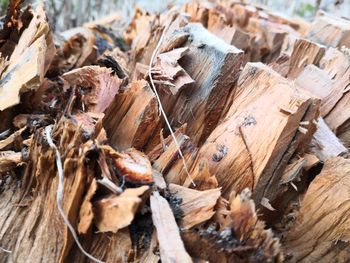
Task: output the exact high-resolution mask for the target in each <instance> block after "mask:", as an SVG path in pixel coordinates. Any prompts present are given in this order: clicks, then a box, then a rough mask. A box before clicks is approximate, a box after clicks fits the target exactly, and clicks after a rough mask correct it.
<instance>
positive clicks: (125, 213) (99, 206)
mask: <svg viewBox="0 0 350 263" xmlns="http://www.w3.org/2000/svg"><path fill="white" fill-rule="evenodd" d="M148 189H149V187H148V186H145V185H144V186H141V187H138V188H128V189H125V191H124V192H123V193H121V194H120V195H119V196H108V197H105V198H103V199H101V200H99V201H97V202H95V203H94V204H93V211H94V218H95V223H96V226H97V228H98V230H99V231H100V232H109V231H111V232H113V233H116V232H117V231H118V230H119V229H122V228H124V227H127V226H128V225H130V223H131V222H132V220H133V219H134V216H135V213H136V211H137V209H138V207H139V205H140V203H141V201H142V200H141V198H140V196H142V195H143V194H144V193H145V192H146V191H147V190H148Z"/></svg>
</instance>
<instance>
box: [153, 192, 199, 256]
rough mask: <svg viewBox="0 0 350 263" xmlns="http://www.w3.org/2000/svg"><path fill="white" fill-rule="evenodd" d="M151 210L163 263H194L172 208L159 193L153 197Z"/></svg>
mask: <svg viewBox="0 0 350 263" xmlns="http://www.w3.org/2000/svg"><path fill="white" fill-rule="evenodd" d="M151 210H152V218H153V223H154V226H155V227H156V230H157V237H158V241H159V251H160V258H161V260H162V262H169V263H170V262H179V263H180V262H185V263H186V262H192V259H191V257H190V256H189V255H188V253H187V252H186V250H185V247H184V245H183V243H182V240H181V237H180V234H179V229H178V227H177V225H176V221H175V218H174V216H173V213H172V211H171V208H170V206H169V204H168V203H167V201H166V200H165V199H164V198H163V197H161V196H160V195H159V193H158V192H155V193H154V194H153V195H152V196H151Z"/></svg>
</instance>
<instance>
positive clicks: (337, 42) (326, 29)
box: [306, 12, 350, 48]
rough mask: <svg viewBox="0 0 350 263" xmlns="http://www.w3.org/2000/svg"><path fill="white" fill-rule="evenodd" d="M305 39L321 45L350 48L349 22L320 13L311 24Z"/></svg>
mask: <svg viewBox="0 0 350 263" xmlns="http://www.w3.org/2000/svg"><path fill="white" fill-rule="evenodd" d="M306 37H307V38H308V39H310V40H312V41H315V42H317V43H320V44H322V45H326V46H330V47H342V46H345V47H348V48H350V22H349V20H347V19H343V18H340V17H335V16H332V15H330V14H325V13H321V12H320V13H319V14H318V16H317V17H316V19H315V20H314V22H313V23H312V24H311V27H310V29H309V32H308V34H307V36H306Z"/></svg>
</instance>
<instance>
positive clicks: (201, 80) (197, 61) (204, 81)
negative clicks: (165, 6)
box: [164, 23, 243, 143]
mask: <svg viewBox="0 0 350 263" xmlns="http://www.w3.org/2000/svg"><path fill="white" fill-rule="evenodd" d="M182 32H187V33H188V34H189V40H187V42H186V43H185V46H188V47H189V51H188V52H187V53H186V54H185V55H184V57H183V58H182V59H181V61H180V62H179V64H180V66H182V67H183V68H184V70H185V71H186V72H187V73H188V74H189V75H190V76H191V78H192V79H194V80H195V83H194V84H192V85H189V86H188V87H187V88H186V89H184V90H183V91H182V92H181V93H180V94H179V95H178V96H177V99H176V107H172V108H171V110H170V111H169V112H168V118H169V119H170V120H172V124H173V126H174V127H179V126H181V125H182V124H183V123H187V129H186V134H188V135H189V136H191V137H193V141H194V142H195V143H202V142H203V141H204V140H205V139H206V138H207V136H208V135H209V134H210V132H211V131H212V130H213V129H214V128H215V126H216V124H217V123H218V121H219V118H220V114H221V112H222V111H223V108H224V104H225V100H226V99H227V96H228V95H229V94H230V92H231V90H232V88H233V86H234V83H235V81H236V80H237V78H238V71H239V68H240V66H241V64H242V58H243V52H242V51H241V50H239V49H237V48H235V47H234V46H230V45H228V44H226V43H225V42H224V41H223V40H221V39H219V38H217V37H216V36H214V35H212V34H210V33H209V32H208V31H207V30H206V29H205V28H204V27H203V26H202V25H200V24H191V23H190V24H188V25H187V26H185V27H183V28H180V29H178V30H177V31H175V32H174V33H173V34H181V33H182ZM168 34H169V35H167V36H166V39H167V38H171V37H172V34H171V32H169V33H168ZM164 41H165V42H166V41H167V40H164ZM198 65H200V66H198ZM206 72H211V73H210V74H206Z"/></svg>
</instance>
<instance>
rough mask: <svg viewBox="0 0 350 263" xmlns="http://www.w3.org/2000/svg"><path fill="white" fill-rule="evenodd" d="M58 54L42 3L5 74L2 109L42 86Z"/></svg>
mask: <svg viewBox="0 0 350 263" xmlns="http://www.w3.org/2000/svg"><path fill="white" fill-rule="evenodd" d="M54 54H55V47H54V45H53V42H52V37H51V32H50V30H49V25H48V23H47V20H46V15H45V12H44V9H43V7H42V6H41V5H39V6H38V7H37V8H36V10H35V11H33V18H32V20H31V21H30V23H29V25H28V27H27V28H26V29H24V31H23V33H22V35H21V38H20V39H19V41H18V44H17V45H16V47H15V49H14V50H13V52H12V54H11V56H10V58H9V59H8V62H7V63H8V66H7V68H6V70H5V71H3V72H2V73H1V74H2V80H1V82H0V83H1V85H0V86H1V87H0V111H3V110H4V109H7V108H9V107H11V106H14V105H17V104H18V103H19V102H20V95H21V94H22V93H24V92H26V91H29V90H35V89H37V88H38V87H39V85H40V84H41V82H42V81H43V78H44V75H45V73H46V70H47V68H48V65H49V64H50V63H51V60H52V58H53V55H54Z"/></svg>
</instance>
